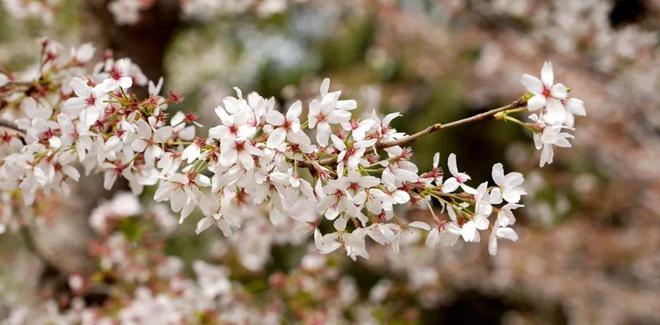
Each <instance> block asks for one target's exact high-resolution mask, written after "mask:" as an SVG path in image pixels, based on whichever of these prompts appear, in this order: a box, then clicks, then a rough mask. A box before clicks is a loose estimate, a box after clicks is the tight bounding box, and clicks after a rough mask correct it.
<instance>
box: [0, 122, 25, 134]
mask: <svg viewBox="0 0 660 325" xmlns="http://www.w3.org/2000/svg"><path fill="white" fill-rule="evenodd" d="M0 127H3V128H7V129H11V130H14V131H16V132H18V133H19V134H21V135H22V134H23V131H21V130H20V129H19V128H18V126H17V125H16V123H14V122H12V121H7V120H5V119H0Z"/></svg>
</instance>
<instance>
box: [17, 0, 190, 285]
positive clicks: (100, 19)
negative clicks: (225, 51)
mask: <svg viewBox="0 0 660 325" xmlns="http://www.w3.org/2000/svg"><path fill="white" fill-rule="evenodd" d="M84 2H85V4H86V7H85V11H84V18H83V19H84V20H83V26H84V33H85V35H84V37H85V38H86V39H87V40H88V41H91V42H93V43H94V44H95V46H96V47H97V49H99V50H105V49H110V50H112V51H113V52H114V54H115V57H116V58H121V57H129V58H131V60H133V62H135V63H136V64H138V65H139V66H140V67H141V68H142V71H143V72H144V74H145V75H146V76H147V77H148V78H149V79H151V80H157V79H158V78H159V77H161V76H164V75H165V69H164V62H163V61H164V58H165V51H166V48H167V46H168V44H169V42H170V40H171V38H172V36H173V35H174V33H175V31H176V29H177V27H178V25H179V1H178V0H156V3H154V4H153V6H152V7H151V8H149V9H148V10H146V11H143V12H141V19H140V21H139V22H138V23H137V24H135V25H130V26H119V25H117V24H115V21H114V18H113V16H112V13H110V11H109V10H108V2H109V0H87V1H84ZM136 92H137V93H138V94H146V90H145V89H136ZM125 190H128V185H127V183H126V182H125V181H123V180H118V182H117V183H116V184H115V186H114V188H113V190H112V191H105V190H104V189H103V177H102V175H90V176H86V177H83V178H82V179H81V180H80V183H77V184H74V186H72V193H71V196H70V197H69V198H67V199H66V200H62V201H61V202H60V204H59V209H60V210H59V211H58V212H57V215H58V216H57V217H56V218H54V219H53V220H51V223H49V224H48V225H46V226H37V227H34V228H33V229H26V231H27V232H26V233H24V235H26V236H27V237H25V239H24V241H25V244H26V245H29V246H30V248H31V250H32V251H33V254H34V255H35V256H36V257H37V258H39V260H41V264H42V265H43V268H42V272H41V275H39V277H40V278H39V279H35V280H36V281H37V282H36V283H40V284H41V285H40V286H41V288H42V289H44V288H45V287H49V288H50V289H51V290H55V291H59V290H62V288H65V287H66V284H65V283H66V279H67V277H68V275H69V274H71V273H72V272H78V271H82V272H84V270H85V269H87V268H88V267H90V266H91V264H90V262H89V255H88V251H87V249H88V244H89V242H90V240H92V239H93V236H94V235H93V234H92V230H91V228H90V226H89V216H90V214H91V212H92V211H93V210H94V208H95V207H97V206H98V204H99V203H100V202H101V201H102V200H104V199H109V198H111V197H112V196H113V195H114V193H115V192H118V191H125Z"/></svg>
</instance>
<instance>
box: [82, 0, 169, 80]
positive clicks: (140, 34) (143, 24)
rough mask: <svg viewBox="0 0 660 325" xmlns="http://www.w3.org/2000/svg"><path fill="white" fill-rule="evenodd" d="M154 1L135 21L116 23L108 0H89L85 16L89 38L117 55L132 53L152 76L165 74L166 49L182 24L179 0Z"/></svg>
mask: <svg viewBox="0 0 660 325" xmlns="http://www.w3.org/2000/svg"><path fill="white" fill-rule="evenodd" d="M155 1H156V2H155V3H154V4H153V6H151V7H150V8H149V9H148V10H145V11H141V12H140V15H141V17H140V21H139V22H138V23H137V24H135V25H117V24H116V23H115V20H114V17H113V15H112V13H111V12H110V11H109V10H108V3H109V1H108V0H88V1H87V7H86V17H85V19H86V21H87V23H86V24H85V25H86V26H90V28H89V30H88V31H87V32H88V35H87V37H88V38H90V39H91V40H92V41H94V43H95V44H97V45H98V47H99V48H108V49H111V50H113V51H114V53H115V57H118V58H119V57H130V58H131V59H132V60H133V61H134V62H135V63H137V64H138V65H139V66H140V67H141V68H142V71H143V72H144V73H145V75H146V76H147V77H148V78H149V79H151V80H157V79H158V78H159V77H162V76H164V74H165V69H164V66H163V60H164V56H165V51H166V49H167V46H168V44H169V42H170V40H171V38H172V36H173V35H174V33H175V31H176V29H177V27H178V26H179V1H178V0H155Z"/></svg>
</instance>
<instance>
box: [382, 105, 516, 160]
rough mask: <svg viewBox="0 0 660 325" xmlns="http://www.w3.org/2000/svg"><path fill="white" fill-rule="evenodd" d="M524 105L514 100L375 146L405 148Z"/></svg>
mask: <svg viewBox="0 0 660 325" xmlns="http://www.w3.org/2000/svg"><path fill="white" fill-rule="evenodd" d="M526 103H527V101H526V100H525V99H524V98H519V99H517V100H515V101H514V102H512V103H511V104H509V105H506V106H502V107H498V108H495V109H491V110H490V111H487V112H483V113H480V114H477V115H474V116H470V117H467V118H464V119H461V120H458V121H454V122H449V123H446V124H442V123H435V124H433V125H431V126H429V127H427V128H426V129H424V130H421V131H419V132H417V133H415V134H411V135H408V136H406V137H403V138H401V139H398V140H394V141H390V142H383V143H379V144H377V145H376V146H377V147H378V148H381V149H382V148H389V147H393V146H405V145H408V144H411V143H413V142H415V141H417V139H419V138H421V137H423V136H425V135H427V134H431V133H433V132H436V131H439V130H444V129H449V128H452V127H455V126H461V125H464V124H468V123H472V122H477V121H481V120H486V119H490V118H493V117H494V116H495V115H496V114H497V113H501V112H504V111H508V110H511V109H515V108H519V107H523V106H525V105H526Z"/></svg>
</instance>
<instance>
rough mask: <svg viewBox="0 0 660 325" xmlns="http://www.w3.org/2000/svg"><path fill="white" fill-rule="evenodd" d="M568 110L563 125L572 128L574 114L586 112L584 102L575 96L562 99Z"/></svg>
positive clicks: (582, 114)
mask: <svg viewBox="0 0 660 325" xmlns="http://www.w3.org/2000/svg"><path fill="white" fill-rule="evenodd" d="M562 102H563V104H564V106H565V107H566V111H567V112H568V116H567V118H566V121H565V122H564V125H566V126H567V127H569V128H572V127H573V125H574V124H575V115H578V116H586V115H587V112H586V110H585V108H584V102H583V101H582V100H580V99H577V98H569V99H568V100H564V101H562Z"/></svg>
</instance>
